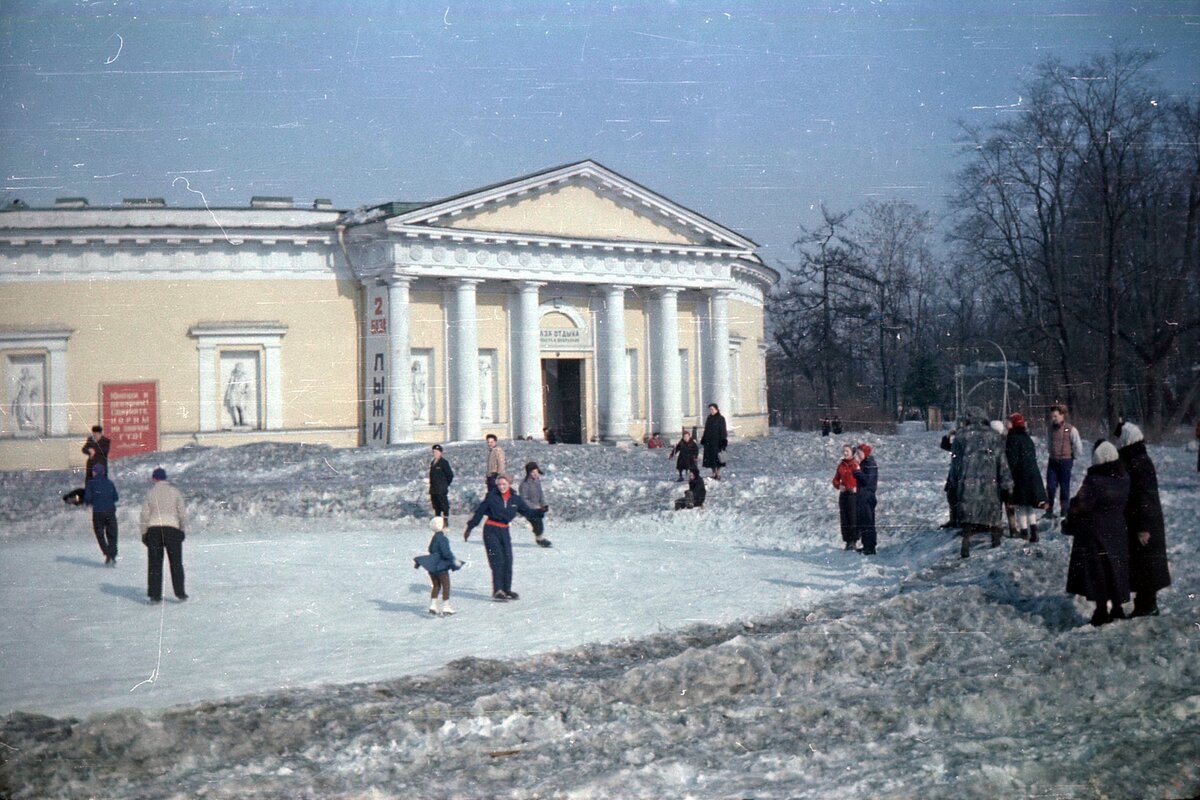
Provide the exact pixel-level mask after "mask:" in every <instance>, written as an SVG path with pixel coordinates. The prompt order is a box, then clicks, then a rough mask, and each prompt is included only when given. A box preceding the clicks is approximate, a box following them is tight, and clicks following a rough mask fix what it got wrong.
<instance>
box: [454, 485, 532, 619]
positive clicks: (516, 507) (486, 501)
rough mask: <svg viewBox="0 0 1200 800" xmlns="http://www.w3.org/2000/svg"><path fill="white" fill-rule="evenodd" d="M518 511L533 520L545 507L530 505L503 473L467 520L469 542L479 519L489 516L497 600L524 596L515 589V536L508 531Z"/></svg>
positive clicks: (487, 536)
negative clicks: (513, 552)
mask: <svg viewBox="0 0 1200 800" xmlns="http://www.w3.org/2000/svg"><path fill="white" fill-rule="evenodd" d="M518 514H520V515H521V516H523V517H525V519H527V520H529V521H530V523H532V522H533V521H534V519H539V518H540V517H541V516H542V512H541V511H538V510H537V509H536V508H532V507H530V505H529V504H528V503H526V502H525V501H524V500H522V499H521V497H520V495H518V494H517V493H516V492H514V491H513V490H512V480H511V479H510V478H509V477H508V475H506V474H505V473H500V474H499V475H497V476H496V486H495V488H494V489H492V490H491V491H489V492H488V493H487V496H486V497H484V498H483V502H482V503H480V504H479V505H478V506H476V508H475V513H474V514H472V515H471V519H469V520H468V521H467V529H466V530H465V531H463V541H464V542H465V541H467V540H468V539H470V538H471V531H472V530H473V529H474V528H475V526H476V525H478V524H479V521H480V520H482V519H483V518H484V517H487V522H486V523H484V526H483V546H484V549H485V551H486V552H487V559H488V566H489V567H490V568H491V570H492V599H493V600H496V601H497V602H504V601H505V600H516V599H518V598H519V597H520V595H519V594H517V593H516V592H514V591H513V590H512V573H513V555H512V537H511V536H510V535H509V532H508V524H509V523H510V522H512V521H513V520H514V519H516V518H517V515H518Z"/></svg>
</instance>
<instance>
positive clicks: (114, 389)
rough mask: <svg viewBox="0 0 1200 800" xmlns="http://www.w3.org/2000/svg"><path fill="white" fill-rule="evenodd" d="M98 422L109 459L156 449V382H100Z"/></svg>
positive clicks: (150, 451)
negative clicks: (104, 438)
mask: <svg viewBox="0 0 1200 800" xmlns="http://www.w3.org/2000/svg"><path fill="white" fill-rule="evenodd" d="M100 424H101V425H103V426H104V435H105V436H107V437H108V438H109V440H110V441H111V442H112V444H111V445H110V446H109V449H108V457H109V458H111V459H116V458H122V457H124V456H132V455H136V454H138V453H152V452H154V451H155V450H157V449H158V383H157V382H156V381H145V382H142V383H102V384H100Z"/></svg>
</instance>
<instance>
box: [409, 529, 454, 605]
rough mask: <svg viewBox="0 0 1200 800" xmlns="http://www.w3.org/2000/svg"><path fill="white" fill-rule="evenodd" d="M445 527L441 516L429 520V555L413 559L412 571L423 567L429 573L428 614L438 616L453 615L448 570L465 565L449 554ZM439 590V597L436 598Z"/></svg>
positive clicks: (452, 554)
mask: <svg viewBox="0 0 1200 800" xmlns="http://www.w3.org/2000/svg"><path fill="white" fill-rule="evenodd" d="M445 527H446V521H445V520H444V519H442V517H441V516H437V517H434V518H433V519H431V520H429V528H430V530H432V531H433V538H432V539H430V540H429V555H425V556H417V557H416V558H414V559H413V569H418V568H420V567H424V568H425V569H427V570H428V571H429V580H430V581H431V582H432V583H433V592H432V593H431V594H430V595H429V613H430V614H436V615H438V616H444V615H447V614H453V613H454V609H453V608H451V607H450V570H452V569H458V568H460V567H461V566H462V565H463V564H465V563H466V562H465V561H459V560H458V559H456V558H455V557H454V553H452V552H450V540H449V539H447V538H446V534H445V533H444V532H443V531H444V530H445ZM439 590H440V591H441V594H442V596H441V597H438V591H439ZM443 602H444V603H445V605H443Z"/></svg>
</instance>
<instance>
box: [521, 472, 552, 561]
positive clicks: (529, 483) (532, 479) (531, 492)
mask: <svg viewBox="0 0 1200 800" xmlns="http://www.w3.org/2000/svg"><path fill="white" fill-rule="evenodd" d="M517 494H519V495H521V499H522V500H524V501H525V502H526V503H528V504H529V505H530V507H532V508H536V509H537V510H538V511H540V512H542V514H543V516H544V515H545V514H546V512H548V511H549V510H550V506H548V505H546V496H545V495H544V494H542V470H541V468H540V467H538V465H537V462H536V461H530V462H529V463H528V464H526V465H525V479H524V480H522V481H521V486H520V488H519V489H518V490H517ZM529 524H530V525H532V526H533V540H534V541H535V542H537V544H538V547H550V546H551V542H550V540H549V539H547V538H546V537H544V536H542V534H543V533H545V532H546V526H545V522H544V521H543V518H542V517H538V518H537V519H532V520H530V521H529Z"/></svg>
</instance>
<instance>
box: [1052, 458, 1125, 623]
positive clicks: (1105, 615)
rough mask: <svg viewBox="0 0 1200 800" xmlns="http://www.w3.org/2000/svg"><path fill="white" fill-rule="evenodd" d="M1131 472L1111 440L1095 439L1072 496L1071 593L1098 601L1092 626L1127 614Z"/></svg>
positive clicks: (1069, 526)
mask: <svg viewBox="0 0 1200 800" xmlns="http://www.w3.org/2000/svg"><path fill="white" fill-rule="evenodd" d="M1128 500H1129V475H1128V474H1127V473H1126V472H1125V467H1124V466H1123V465H1122V464H1121V459H1120V457H1119V456H1118V455H1117V448H1115V447H1113V446H1112V445H1111V444H1109V443H1108V442H1104V441H1101V442H1099V443H1097V445H1096V449H1095V451H1094V452H1093V453H1092V466H1091V467H1089V468H1088V471H1087V475H1086V476H1085V477H1084V479H1083V485H1082V486H1080V487H1079V491H1078V492H1077V493H1076V494H1075V497H1074V498H1072V500H1071V504H1070V506H1069V508H1070V512H1069V514H1068V516H1067V520H1066V522H1065V523H1064V524H1063V533H1064V534H1066V535H1068V536H1071V537H1073V538H1074V541H1073V542H1072V544H1071V560H1070V561H1069V562H1068V565H1067V593H1068V594H1077V595H1080V596H1081V597H1086V598H1087V599H1088V600H1091V601H1092V602H1094V603H1095V604H1096V610H1095V612H1094V613H1093V614H1092V625H1096V626H1100V625H1104V624H1105V623H1108V622H1111V621H1112V620H1114V619H1124V618H1125V610H1124V609H1123V608H1122V607H1121V604H1122V603H1125V602H1127V601H1128V600H1129V540H1128V538H1127V537H1126V534H1125V516H1124V511H1125V504H1126V503H1127V502H1128Z"/></svg>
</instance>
